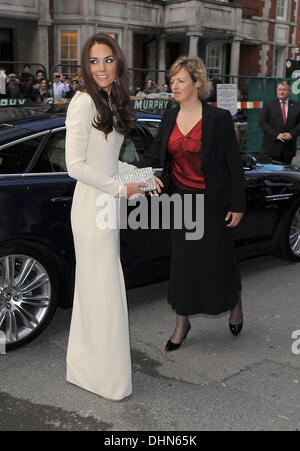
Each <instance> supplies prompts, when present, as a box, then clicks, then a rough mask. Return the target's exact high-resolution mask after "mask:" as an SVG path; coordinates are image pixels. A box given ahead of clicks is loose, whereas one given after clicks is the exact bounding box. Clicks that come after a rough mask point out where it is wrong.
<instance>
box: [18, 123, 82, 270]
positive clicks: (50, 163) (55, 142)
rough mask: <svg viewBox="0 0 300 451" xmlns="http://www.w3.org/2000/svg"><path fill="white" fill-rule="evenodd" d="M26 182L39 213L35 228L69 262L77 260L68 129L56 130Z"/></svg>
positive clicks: (27, 174)
mask: <svg viewBox="0 0 300 451" xmlns="http://www.w3.org/2000/svg"><path fill="white" fill-rule="evenodd" d="M24 183H25V185H26V188H27V190H28V193H29V195H30V197H31V200H32V202H31V204H32V208H34V209H35V210H36V212H35V217H36V218H37V219H36V221H37V224H36V227H39V236H40V237H41V238H42V239H43V240H44V241H45V243H46V244H48V245H50V246H52V247H53V246H54V247H55V248H56V249H55V250H56V252H59V254H60V255H61V256H62V257H64V256H65V257H66V258H67V259H68V260H70V261H73V260H74V251H73V238H72V232H71V225H70V210H71V205H72V198H73V192H74V188H75V180H73V179H72V178H70V177H69V175H68V173H67V168H66V162H65V128H64V127H63V128H59V129H53V130H52V131H51V132H49V134H48V137H47V140H46V142H45V143H44V146H43V148H42V149H41V150H40V152H39V154H38V155H37V157H36V158H35V161H34V162H33V163H32V165H31V167H30V168H29V169H28V171H27V172H26V174H24Z"/></svg>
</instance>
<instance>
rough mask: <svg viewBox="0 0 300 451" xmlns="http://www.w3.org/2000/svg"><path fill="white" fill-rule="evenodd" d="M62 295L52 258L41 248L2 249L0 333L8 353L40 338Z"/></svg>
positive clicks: (21, 245)
mask: <svg viewBox="0 0 300 451" xmlns="http://www.w3.org/2000/svg"><path fill="white" fill-rule="evenodd" d="M57 294H58V273H57V270H56V265H55V263H54V259H53V257H52V255H51V254H50V253H49V252H47V250H45V249H43V248H41V247H39V246H38V245H33V244H27V243H23V242H22V243H20V242H15V243H9V244H8V243H7V244H4V245H0V331H2V334H1V335H2V339H3V337H4V335H3V332H4V333H5V341H6V350H7V351H10V350H12V349H16V348H19V347H20V346H23V345H25V344H27V343H29V342H30V341H31V340H33V339H34V338H36V337H37V336H38V335H39V334H40V333H41V332H42V331H43V330H45V328H46V327H47V325H48V324H49V322H50V321H51V319H52V317H53V315H54V313H55V310H56V307H57V298H58V296H57Z"/></svg>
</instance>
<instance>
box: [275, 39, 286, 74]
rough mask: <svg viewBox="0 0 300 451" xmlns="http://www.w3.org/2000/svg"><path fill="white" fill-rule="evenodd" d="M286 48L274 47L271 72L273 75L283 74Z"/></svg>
mask: <svg viewBox="0 0 300 451" xmlns="http://www.w3.org/2000/svg"><path fill="white" fill-rule="evenodd" d="M285 55H286V49H285V47H279V46H278V47H275V49H274V63H273V74H274V77H283V76H284V63H285Z"/></svg>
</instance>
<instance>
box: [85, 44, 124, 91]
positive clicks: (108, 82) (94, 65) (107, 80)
mask: <svg viewBox="0 0 300 451" xmlns="http://www.w3.org/2000/svg"><path fill="white" fill-rule="evenodd" d="M90 71H91V74H92V77H93V79H94V80H95V82H96V83H97V85H98V86H99V88H101V89H104V91H106V92H107V94H108V95H109V94H110V92H111V86H112V83H113V82H114V80H115V78H116V71H117V63H116V61H115V58H114V56H113V52H112V49H111V48H110V47H109V46H108V45H106V44H98V43H96V44H94V45H93V46H92V47H91V50H90Z"/></svg>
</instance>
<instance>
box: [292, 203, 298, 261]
mask: <svg viewBox="0 0 300 451" xmlns="http://www.w3.org/2000/svg"><path fill="white" fill-rule="evenodd" d="M290 246H291V251H292V252H293V254H294V255H295V256H296V257H300V206H299V207H298V209H297V210H296V212H295V214H294V216H293V218H292V221H291V227H290Z"/></svg>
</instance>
